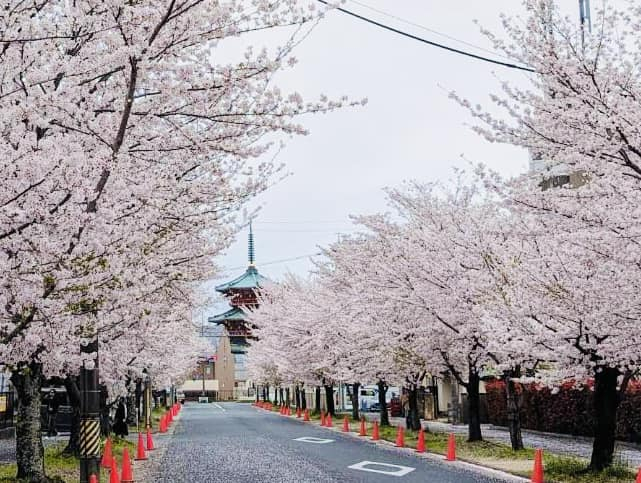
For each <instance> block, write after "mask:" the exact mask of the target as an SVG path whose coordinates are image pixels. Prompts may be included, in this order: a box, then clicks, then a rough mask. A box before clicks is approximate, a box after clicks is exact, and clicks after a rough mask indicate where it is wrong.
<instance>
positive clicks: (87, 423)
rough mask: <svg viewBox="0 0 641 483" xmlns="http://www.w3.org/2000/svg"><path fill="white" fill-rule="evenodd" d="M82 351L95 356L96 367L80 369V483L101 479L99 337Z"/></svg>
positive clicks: (84, 346) (83, 347) (82, 348)
mask: <svg viewBox="0 0 641 483" xmlns="http://www.w3.org/2000/svg"><path fill="white" fill-rule="evenodd" d="M80 351H81V352H82V353H84V354H94V367H93V368H92V369H87V368H86V367H85V366H84V364H83V366H82V367H81V368H80V483H89V478H90V476H91V475H96V477H98V478H100V388H99V385H98V384H99V382H98V337H96V338H95V339H94V340H93V342H91V343H89V344H87V345H83V346H81V348H80Z"/></svg>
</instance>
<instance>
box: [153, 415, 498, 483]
mask: <svg viewBox="0 0 641 483" xmlns="http://www.w3.org/2000/svg"><path fill="white" fill-rule="evenodd" d="M298 438H317V440H314V439H311V440H307V441H305V440H298ZM364 439H365V438H363V439H357V438H354V437H351V436H347V435H343V434H341V433H340V432H333V431H328V430H326V429H323V428H319V427H317V426H314V425H311V424H304V423H302V422H300V421H298V420H296V419H291V418H285V417H282V416H279V415H278V414H276V413H271V414H270V413H268V412H266V411H264V410H261V409H256V408H254V407H252V406H250V405H249V404H234V403H220V404H201V405H198V404H191V405H190V404H188V405H186V406H185V407H184V408H183V411H181V417H180V421H179V422H178V425H177V427H176V430H175V433H174V435H173V437H172V439H171V441H169V442H168V447H167V452H166V453H165V454H164V456H163V459H162V461H161V462H160V465H159V468H158V469H159V471H158V472H157V474H156V475H154V481H155V482H166V483H180V482H189V483H193V482H226V483H229V482H247V483H250V482H251V483H255V482H261V481H268V482H273V483H281V482H282V483H285V482H296V483H300V482H341V483H345V482H399V483H405V482H408V483H409V482H421V483H425V482H433V483H471V482H484V483H485V482H497V481H503V480H500V479H496V478H491V477H488V476H485V475H481V474H478V473H473V472H471V471H468V470H466V469H462V468H457V467H454V466H453V465H452V464H451V463H446V462H441V461H430V460H427V459H425V458H419V457H417V456H415V455H413V454H412V453H411V452H410V451H403V450H399V449H395V448H393V447H385V446H381V445H376V444H374V443H371V442H370V443H368V442H366V441H365V440H364ZM368 439H369V438H368ZM319 440H330V441H328V442H321V441H319ZM368 462H369V463H368ZM387 465H393V466H387ZM359 467H360V469H359ZM391 473H396V474H395V475H393V474H391Z"/></svg>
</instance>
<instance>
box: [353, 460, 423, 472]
mask: <svg viewBox="0 0 641 483" xmlns="http://www.w3.org/2000/svg"><path fill="white" fill-rule="evenodd" d="M368 466H382V467H385V468H389V469H388V470H384V469H378V470H377V469H376V468H368ZM348 468H350V469H352V470H358V471H369V472H370V473H382V474H384V475H389V476H405V475H406V474H408V473H411V472H412V471H414V470H415V469H416V468H410V467H409V466H400V465H390V464H389V463H378V462H376V461H361V462H360V463H356V464H355V465H352V466H348ZM390 469H391V471H390Z"/></svg>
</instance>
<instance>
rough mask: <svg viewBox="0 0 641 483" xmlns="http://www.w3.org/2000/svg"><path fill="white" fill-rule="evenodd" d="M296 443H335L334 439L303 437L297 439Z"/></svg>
mask: <svg viewBox="0 0 641 483" xmlns="http://www.w3.org/2000/svg"><path fill="white" fill-rule="evenodd" d="M294 441H300V442H301V443H313V444H327V443H333V442H334V440H333V439H323V438H314V437H313V436H303V437H301V438H295V439H294Z"/></svg>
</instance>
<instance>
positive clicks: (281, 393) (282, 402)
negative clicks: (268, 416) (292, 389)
mask: <svg viewBox="0 0 641 483" xmlns="http://www.w3.org/2000/svg"><path fill="white" fill-rule="evenodd" d="M278 392H279V396H280V403H281V404H284V403H285V394H284V392H285V391H283V388H282V387H279V388H278Z"/></svg>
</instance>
